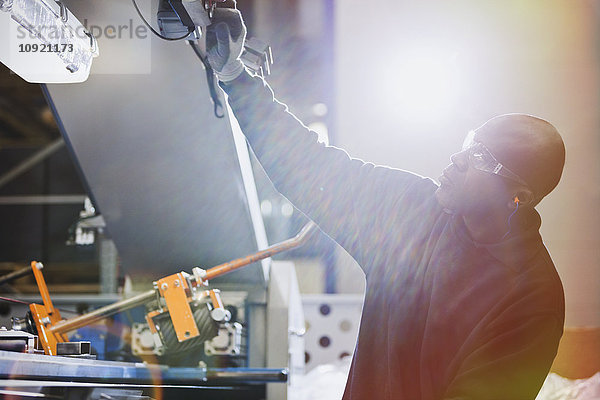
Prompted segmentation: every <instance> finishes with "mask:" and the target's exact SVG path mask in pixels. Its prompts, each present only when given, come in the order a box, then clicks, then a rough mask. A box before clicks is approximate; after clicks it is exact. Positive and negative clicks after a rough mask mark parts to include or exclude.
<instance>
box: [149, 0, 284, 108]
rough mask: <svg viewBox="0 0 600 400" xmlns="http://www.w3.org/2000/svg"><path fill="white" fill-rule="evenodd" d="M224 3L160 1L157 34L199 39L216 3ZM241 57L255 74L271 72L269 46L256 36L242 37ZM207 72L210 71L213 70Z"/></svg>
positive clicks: (185, 0)
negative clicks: (158, 32) (243, 40)
mask: <svg viewBox="0 0 600 400" xmlns="http://www.w3.org/2000/svg"><path fill="white" fill-rule="evenodd" d="M223 2H225V0H160V2H159V4H158V13H157V15H156V19H157V23H158V27H159V29H160V34H161V35H162V37H163V38H166V39H169V40H178V39H186V40H190V41H195V40H198V39H200V38H201V37H202V31H201V29H203V28H205V27H206V26H208V25H210V24H211V19H212V16H213V12H214V10H215V8H216V7H217V3H223ZM194 50H195V51H196V54H198V52H199V49H198V48H197V47H195V48H194ZM200 52H201V51H200ZM198 55H199V57H200V59H201V60H202V62H203V63H204V66H205V68H207V70H210V66H209V65H208V64H207V63H206V61H205V57H204V55H203V54H198ZM241 60H242V62H243V63H244V65H245V66H246V68H248V69H249V70H251V71H252V72H253V73H254V74H257V75H260V76H263V77H264V76H267V75H269V74H270V73H271V64H273V55H272V52H271V47H270V46H269V45H267V44H266V43H264V42H263V41H261V40H259V39H257V38H254V37H248V38H247V39H246V40H245V42H244V49H243V52H242V56H241ZM210 73H211V74H212V71H210ZM213 98H214V96H213Z"/></svg>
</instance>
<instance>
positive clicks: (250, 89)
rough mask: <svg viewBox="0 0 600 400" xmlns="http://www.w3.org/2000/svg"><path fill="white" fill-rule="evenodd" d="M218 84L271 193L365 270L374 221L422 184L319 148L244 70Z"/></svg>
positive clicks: (312, 135) (313, 135)
mask: <svg viewBox="0 0 600 400" xmlns="http://www.w3.org/2000/svg"><path fill="white" fill-rule="evenodd" d="M221 86H222V87H223V89H224V90H225V92H226V93H227V94H228V97H229V98H228V100H229V104H230V105H231V108H232V110H233V112H234V114H235V117H236V119H237V120H238V122H239V124H240V127H241V129H242V131H243V133H244V135H245V136H246V138H247V140H248V142H249V144H250V146H251V148H252V149H253V151H254V153H255V155H256V156H257V158H258V160H259V161H260V163H261V165H262V166H263V168H264V169H265V171H266V173H267V175H268V176H269V178H270V179H271V181H272V182H273V184H274V185H275V188H276V189H277V190H278V191H279V192H280V193H281V194H283V195H284V196H285V197H286V198H288V200H290V202H291V203H292V204H293V205H294V206H295V207H296V208H298V209H299V210H300V211H302V212H303V213H305V214H306V215H307V216H308V217H309V218H311V219H312V220H313V221H315V222H316V223H317V224H318V225H319V227H320V228H321V229H322V230H323V231H324V232H325V233H326V234H328V235H329V236H330V237H332V238H333V239H334V240H335V241H336V242H338V243H339V244H340V245H342V246H343V247H344V248H345V249H346V250H347V251H348V252H349V253H350V254H351V255H352V256H353V257H354V258H355V259H356V260H357V261H358V262H359V264H361V265H363V266H364V265H365V264H368V263H364V262H363V261H364V257H365V254H366V253H368V252H369V250H371V249H373V248H377V247H378V246H379V244H378V243H376V240H377V237H376V236H377V235H375V236H374V235H373V234H372V233H373V232H381V228H382V227H381V226H378V224H379V222H384V221H385V220H386V219H387V218H388V216H389V213H390V212H391V209H392V208H396V207H400V208H401V207H402V204H401V203H402V198H403V196H404V195H405V193H406V192H407V190H408V188H409V187H410V186H411V185H413V184H414V183H415V182H418V181H423V178H421V177H419V176H417V175H414V174H412V173H409V172H406V171H402V170H398V169H392V168H388V167H381V166H375V165H373V164H371V163H365V162H363V161H361V160H359V159H353V158H350V156H349V155H348V154H347V153H346V152H345V151H344V150H341V149H339V148H336V147H333V146H326V145H324V144H321V143H319V142H318V141H317V134H316V133H315V132H312V131H310V130H309V129H308V128H307V127H306V126H304V125H303V124H302V123H301V122H300V121H299V120H298V119H297V118H296V117H295V116H294V115H293V114H291V113H290V112H289V111H288V108H287V106H286V105H285V104H282V103H280V102H278V101H277V100H276V99H275V98H274V95H273V92H272V91H271V88H270V87H269V86H268V85H267V83H266V82H265V81H264V80H263V79H261V78H259V77H252V76H250V75H249V74H248V73H246V72H244V73H242V75H240V76H239V77H238V78H236V79H235V80H233V81H232V82H229V83H226V84H223V83H221ZM430 184H432V182H430ZM379 247H380V246H379ZM379 250H381V249H380V248H379Z"/></svg>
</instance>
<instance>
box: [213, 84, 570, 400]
mask: <svg viewBox="0 0 600 400" xmlns="http://www.w3.org/2000/svg"><path fill="white" fill-rule="evenodd" d="M222 87H223V88H224V89H225V91H226V92H227V93H228V95H229V103H230V105H231V107H232V109H233V111H234V113H235V116H236V118H237V120H238V121H239V123H240V126H241V128H242V131H243V132H244V134H245V135H246V137H247V139H248V142H249V143H250V146H251V147H252V149H253V150H254V152H255V154H256V156H257V158H258V159H259V161H260V163H261V165H262V166H263V167H264V169H265V171H266V172H267V174H268V176H269V177H270V179H271V180H272V181H273V183H274V185H275V187H276V188H277V190H278V191H279V192H281V193H282V194H283V195H284V196H286V197H287V198H288V199H289V200H290V201H291V202H292V203H293V204H294V205H295V206H296V207H297V208H298V209H299V210H301V211H302V212H304V213H305V214H306V215H308V216H309V217H310V218H311V219H312V220H313V221H315V222H316V223H317V224H318V225H319V227H320V228H321V230H323V231H324V232H325V233H326V234H328V235H329V236H330V237H332V238H333V239H334V240H335V241H336V242H338V243H339V244H340V245H341V246H343V247H344V248H345V249H346V250H347V251H348V253H350V254H351V255H352V256H353V257H354V258H355V259H356V261H357V262H358V263H359V264H360V266H361V267H362V268H363V270H364V271H365V274H366V281H367V288H366V295H365V303H364V307H363V314H362V320H361V326H360V331H359V335H358V342H357V345H356V350H355V352H354V358H353V360H352V367H351V369H350V375H349V377H348V382H347V385H346V390H345V393H344V399H345V400H351V399H352V400H357V399H361V400H362V399H368V400H373V399H377V400H379V399H390V400H397V399H408V400H417V399H502V400H508V399H533V398H535V396H536V394H537V392H538V391H539V389H540V387H541V385H542V383H543V381H544V378H545V376H546V375H547V373H548V370H549V368H550V365H551V363H552V360H553V358H554V356H555V354H556V350H557V347H558V342H559V339H560V337H561V335H562V330H563V323H564V295H563V290H562V285H561V283H560V279H559V277H558V274H557V273H556V270H555V268H554V265H553V263H552V260H551V259H550V256H549V255H548V252H547V251H546V248H545V247H544V245H543V243H542V240H541V237H540V235H539V232H538V230H539V226H540V218H539V215H538V214H537V213H536V212H535V211H534V212H533V213H532V214H531V215H530V216H529V220H528V223H527V225H526V226H525V227H523V226H521V229H519V230H518V232H515V234H511V236H510V237H509V238H508V239H507V240H505V241H503V242H500V243H498V244H494V245H481V244H478V243H475V242H473V241H472V240H471V238H470V236H469V234H468V231H467V229H466V227H465V225H464V223H463V221H462V218H460V217H457V216H452V215H449V214H447V213H445V212H444V211H443V209H442V208H441V206H440V205H439V204H438V202H437V200H436V198H435V196H434V192H435V190H436V189H437V185H436V184H435V183H434V182H433V181H432V180H430V179H427V178H423V177H420V176H418V175H415V174H412V173H409V172H406V171H402V170H398V169H392V168H387V167H381V166H375V165H373V164H370V163H365V162H363V161H361V160H357V159H352V158H350V157H349V156H348V154H347V153H346V152H344V151H343V150H341V149H337V148H335V147H331V146H325V145H323V144H319V143H318V142H317V135H316V134H315V133H314V132H311V131H309V130H308V129H307V128H306V127H305V126H303V125H302V123H301V122H299V121H298V120H297V119H296V118H295V117H294V116H293V115H292V114H291V113H289V112H288V111H287V107H286V106H285V105H283V104H281V103H279V102H277V101H276V100H275V99H274V97H273V93H272V91H271V90H270V88H269V87H268V85H267V84H266V83H265V82H264V81H263V80H262V79H260V78H253V77H250V76H249V75H248V74H246V73H243V74H242V75H241V76H240V77H238V78H237V79H236V80H234V81H233V82H230V83H228V84H222Z"/></svg>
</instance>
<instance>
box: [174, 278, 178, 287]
mask: <svg viewBox="0 0 600 400" xmlns="http://www.w3.org/2000/svg"><path fill="white" fill-rule="evenodd" d="M173 283H174V284H175V287H179V279H175V282H173Z"/></svg>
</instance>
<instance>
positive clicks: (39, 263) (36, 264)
mask: <svg viewBox="0 0 600 400" xmlns="http://www.w3.org/2000/svg"><path fill="white" fill-rule="evenodd" d="M35 267H36V268H37V269H44V264H42V263H41V262H37V263H35Z"/></svg>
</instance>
